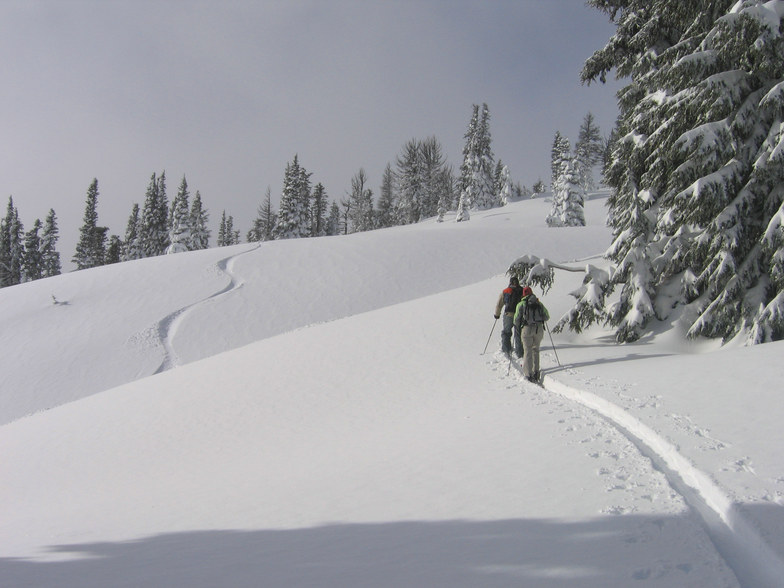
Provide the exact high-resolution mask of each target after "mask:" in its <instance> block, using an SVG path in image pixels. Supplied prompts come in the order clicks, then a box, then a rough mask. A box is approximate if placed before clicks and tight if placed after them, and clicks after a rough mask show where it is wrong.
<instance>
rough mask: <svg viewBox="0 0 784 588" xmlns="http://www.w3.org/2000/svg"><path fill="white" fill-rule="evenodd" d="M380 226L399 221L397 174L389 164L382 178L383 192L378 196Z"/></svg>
mask: <svg viewBox="0 0 784 588" xmlns="http://www.w3.org/2000/svg"><path fill="white" fill-rule="evenodd" d="M377 207H378V209H377V210H378V215H377V220H378V226H379V227H380V228H384V227H392V226H395V225H396V224H398V223H397V213H396V202H395V174H394V172H393V171H392V166H391V165H390V164H387V167H386V168H385V169H384V175H383V176H382V178H381V193H380V194H379V198H378V205H377Z"/></svg>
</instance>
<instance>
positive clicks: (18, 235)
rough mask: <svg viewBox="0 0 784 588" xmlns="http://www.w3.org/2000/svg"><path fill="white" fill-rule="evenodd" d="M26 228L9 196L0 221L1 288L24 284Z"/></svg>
mask: <svg viewBox="0 0 784 588" xmlns="http://www.w3.org/2000/svg"><path fill="white" fill-rule="evenodd" d="M23 237H24V227H23V225H22V221H20V220H19V211H18V210H17V209H16V206H14V199H13V198H12V197H10V196H9V198H8V207H7V208H6V214H5V217H4V218H3V219H2V221H0V288H4V287H5V286H14V285H16V284H19V283H21V282H22V265H23V262H24V242H23Z"/></svg>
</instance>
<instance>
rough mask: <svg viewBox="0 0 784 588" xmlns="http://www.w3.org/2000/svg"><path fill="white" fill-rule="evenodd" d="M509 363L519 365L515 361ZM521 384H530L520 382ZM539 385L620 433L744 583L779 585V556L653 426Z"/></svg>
mask: <svg viewBox="0 0 784 588" xmlns="http://www.w3.org/2000/svg"><path fill="white" fill-rule="evenodd" d="M510 365H515V367H517V368H518V371H519V369H520V368H519V366H518V365H517V364H516V362H512V363H511V364H510ZM525 385H526V386H535V385H536V384H529V383H527V382H526V383H525ZM543 388H544V389H545V390H546V391H547V392H550V393H553V394H557V395H559V396H561V397H562V398H565V399H566V400H569V401H571V402H575V403H577V404H579V405H581V406H583V407H585V408H587V409H588V410H590V411H591V412H593V413H594V414H596V415H598V416H599V417H601V418H602V419H604V420H605V421H606V422H607V423H608V424H609V425H610V426H612V427H613V428H615V429H616V430H617V431H619V432H620V433H621V434H622V435H624V436H625V437H626V438H627V439H629V441H630V442H631V443H633V444H634V445H635V446H636V447H637V449H638V450H639V451H640V453H642V454H643V455H644V456H645V457H647V458H648V459H650V460H651V462H652V463H653V464H654V466H655V467H656V468H657V469H658V470H659V471H660V472H662V473H663V474H664V476H665V477H666V478H667V481H668V482H669V484H670V486H671V487H672V488H673V489H674V490H675V491H676V492H678V494H680V495H681V496H682V497H683V499H684V501H685V502H686V504H688V505H689V507H690V508H692V509H693V510H694V511H695V512H696V513H697V515H698V517H699V520H700V522H701V523H702V525H703V527H704V529H705V531H706V533H707V534H708V537H710V539H711V541H712V543H713V545H714V546H715V548H716V550H717V551H718V553H719V554H720V555H721V557H722V558H723V559H724V561H725V562H726V563H727V565H728V566H729V567H730V568H731V569H732V571H733V572H734V573H735V576H736V577H737V579H738V582H739V583H740V585H741V586H743V587H744V588H775V587H776V586H782V578H784V561H782V560H781V558H780V557H779V556H778V554H776V553H775V552H774V551H773V550H772V549H771V548H770V546H769V545H768V544H767V543H766V542H765V540H764V539H763V538H762V537H761V536H760V534H759V533H758V532H757V530H756V529H755V528H754V525H753V524H752V523H750V522H749V521H748V520H747V519H746V518H744V516H743V515H742V513H741V512H740V511H739V509H738V508H737V506H736V505H735V503H734V502H733V501H732V499H731V498H730V497H729V496H728V495H727V493H726V492H724V491H723V490H722V489H721V488H720V487H719V486H718V485H717V484H716V483H715V482H714V481H713V480H712V479H711V478H710V476H709V475H708V474H706V473H705V472H703V471H701V470H699V469H698V468H697V467H696V466H695V465H694V464H693V463H691V462H690V461H689V460H688V459H687V458H685V457H684V456H683V455H681V454H680V453H679V452H678V449H677V448H676V447H675V446H674V445H672V444H671V443H669V442H668V441H667V440H665V439H664V438H663V437H662V436H661V435H659V434H658V433H656V431H654V430H653V429H651V428H650V427H648V426H647V425H645V424H644V423H643V422H641V421H640V420H639V419H637V418H636V417H634V416H633V415H631V414H630V413H628V412H627V411H625V410H624V409H623V408H621V407H620V406H618V405H616V404H614V403H612V402H610V401H609V400H606V399H604V398H602V397H600V396H597V395H596V394H592V393H590V392H586V391H584V390H579V389H577V388H573V387H571V386H568V385H566V384H564V383H562V382H559V381H558V380H556V379H554V378H552V377H548V376H546V377H545V379H544V382H543Z"/></svg>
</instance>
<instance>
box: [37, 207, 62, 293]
mask: <svg viewBox="0 0 784 588" xmlns="http://www.w3.org/2000/svg"><path fill="white" fill-rule="evenodd" d="M59 238H60V230H59V229H58V227H57V215H56V214H55V213H54V209H53V208H50V209H49V213H48V214H47V215H46V220H45V221H44V229H43V233H42V234H41V263H42V264H43V267H42V277H44V278H49V277H51V276H59V275H60V272H61V271H62V267H61V265H60V254H59V253H58V252H57V241H58V240H59Z"/></svg>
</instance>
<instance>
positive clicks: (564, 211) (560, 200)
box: [545, 157, 585, 227]
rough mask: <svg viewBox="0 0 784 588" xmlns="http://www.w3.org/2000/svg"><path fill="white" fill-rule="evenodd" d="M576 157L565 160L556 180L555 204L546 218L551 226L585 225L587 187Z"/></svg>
mask: <svg viewBox="0 0 784 588" xmlns="http://www.w3.org/2000/svg"><path fill="white" fill-rule="evenodd" d="M582 182H583V177H582V174H581V173H580V163H579V162H578V160H577V158H576V157H572V158H571V159H568V160H566V161H565V162H564V164H563V166H562V168H561V175H560V176H558V179H557V180H556V182H555V185H556V188H555V191H554V192H553V206H552V209H551V210H550V214H549V215H547V218H546V219H545V220H546V222H547V225H548V226H550V227H584V226H585V208H584V207H585V189H584V188H583V185H582Z"/></svg>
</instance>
